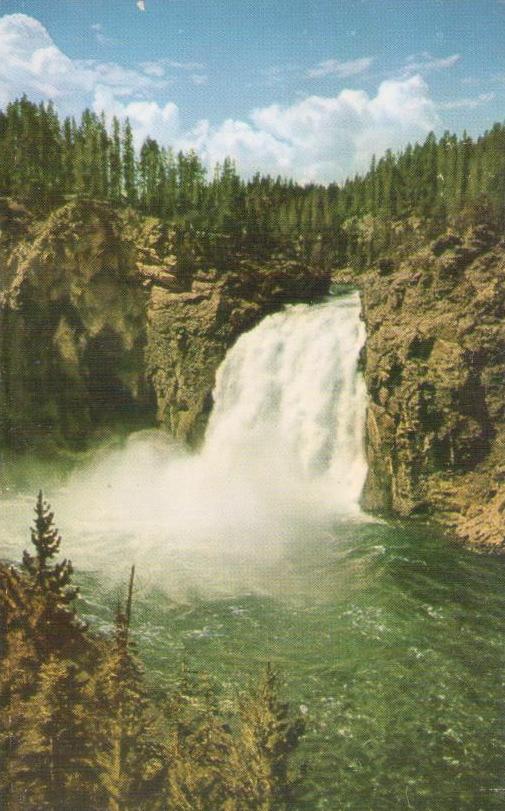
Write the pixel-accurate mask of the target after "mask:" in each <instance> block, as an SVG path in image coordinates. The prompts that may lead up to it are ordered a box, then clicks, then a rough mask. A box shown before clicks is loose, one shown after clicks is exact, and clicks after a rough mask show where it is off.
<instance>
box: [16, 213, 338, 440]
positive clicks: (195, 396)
mask: <svg viewBox="0 0 505 811" xmlns="http://www.w3.org/2000/svg"><path fill="white" fill-rule="evenodd" d="M4 209H5V211H4ZM191 263H192V268H191V272H189V270H188V256H187V252H186V255H185V258H184V262H183V263H182V262H178V260H177V258H176V256H175V254H174V250H173V240H172V235H171V234H170V233H169V231H168V229H167V227H166V226H163V225H162V224H161V223H160V222H159V221H158V220H155V219H153V218H141V217H139V216H138V215H135V214H132V213H131V212H122V213H118V212H115V211H113V210H112V209H111V208H110V207H109V206H108V205H106V204H101V203H97V202H91V201H88V202H81V203H78V202H74V203H70V204H68V205H67V206H65V207H64V208H62V209H60V210H59V211H57V212H55V213H54V214H53V215H51V216H50V217H49V219H48V220H47V222H45V223H43V224H40V223H39V224H37V225H33V224H32V223H31V222H30V218H29V215H28V212H25V211H24V210H23V209H21V208H20V207H18V206H16V205H15V204H13V203H11V202H5V204H4V207H3V208H2V206H1V205H0V266H1V278H2V286H3V289H4V292H3V293H2V295H1V299H0V373H1V376H0V444H1V445H2V446H3V447H4V448H5V447H7V448H11V449H13V450H15V451H23V450H33V449H39V450H42V451H45V452H47V451H51V452H53V451H54V450H55V449H59V450H61V449H72V450H80V449H83V448H85V447H86V446H87V445H88V443H89V442H90V440H92V439H93V438H100V437H103V436H104V435H106V434H107V433H110V432H111V431H116V430H118V429H125V430H131V429H132V428H134V427H141V426H144V427H145V426H148V425H151V426H153V425H155V424H160V425H163V426H164V427H166V428H167V429H168V430H169V431H170V432H171V433H172V434H173V435H174V436H176V437H177V438H179V439H182V440H188V441H190V442H192V443H196V442H198V440H199V439H200V438H201V436H202V433H203V429H204V426H205V422H206V417H207V414H208V411H209V409H210V407H211V393H212V389H213V385H214V376H215V372H216V370H217V367H218V366H219V364H220V363H221V361H222V359H223V357H224V355H225V353H226V351H227V349H228V347H229V346H230V345H231V343H232V342H233V341H234V340H235V338H236V337H237V336H238V335H239V334H240V333H241V332H243V331H244V330H246V329H249V328H251V327H252V326H254V325H255V324H256V323H257V322H258V321H259V320H260V319H261V318H262V317H263V316H264V315H266V314H267V313H268V312H272V311H273V310H275V309H278V308H279V307H280V306H282V304H284V303H285V302H286V301H293V300H300V301H307V300H310V299H311V298H312V297H314V296H320V295H322V294H324V293H325V292H326V290H327V288H328V285H329V278H328V277H327V276H326V275H325V274H322V273H321V274H319V273H316V272H314V271H311V270H309V269H307V268H305V267H303V266H301V265H299V264H297V263H294V262H291V263H289V262H282V261H280V260H271V261H270V262H269V263H267V264H266V265H264V266H262V267H258V266H256V265H254V264H253V263H251V262H247V261H244V260H243V261H241V262H239V261H238V262H237V268H236V270H233V271H230V270H226V271H220V270H219V269H218V268H206V267H205V266H204V264H203V263H201V264H200V265H199V264H198V258H197V257H194V256H192V257H191Z"/></svg>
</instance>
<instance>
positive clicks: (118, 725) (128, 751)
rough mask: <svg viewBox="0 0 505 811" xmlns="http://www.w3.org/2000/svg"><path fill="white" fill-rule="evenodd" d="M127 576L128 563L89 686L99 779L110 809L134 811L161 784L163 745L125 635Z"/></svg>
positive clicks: (127, 623) (127, 628) (128, 616)
mask: <svg viewBox="0 0 505 811" xmlns="http://www.w3.org/2000/svg"><path fill="white" fill-rule="evenodd" d="M133 576H134V569H132V576H131V579H130V588H129V596H128V601H127V605H126V610H125V611H123V610H122V609H121V607H120V606H118V609H117V612H116V618H115V630H114V639H113V644H112V647H111V649H110V650H109V651H108V653H107V654H106V656H105V659H104V661H103V663H102V665H101V666H100V668H99V669H98V671H97V673H96V676H95V679H94V686H93V700H94V703H95V707H96V714H97V717H98V718H99V720H100V728H99V732H98V735H97V749H98V752H97V757H98V763H99V771H100V783H101V786H102V789H103V791H104V792H105V795H106V797H107V798H108V806H107V807H108V808H109V809H110V811H127V810H128V811H130V809H131V811H137V809H138V808H140V807H142V806H141V802H143V801H144V800H147V799H149V798H150V797H151V796H152V795H153V794H156V792H159V791H160V790H161V789H160V786H161V784H162V782H163V780H162V775H163V769H164V767H165V763H164V751H163V747H162V746H161V744H158V743H157V741H156V737H155V735H154V732H153V728H154V721H153V718H152V716H151V714H150V706H149V701H148V698H147V692H146V688H145V685H144V678H143V670H142V667H141V665H140V663H139V661H138V659H137V657H136V655H135V650H134V646H133V643H132V641H131V639H130V621H131V607H132V595H133Z"/></svg>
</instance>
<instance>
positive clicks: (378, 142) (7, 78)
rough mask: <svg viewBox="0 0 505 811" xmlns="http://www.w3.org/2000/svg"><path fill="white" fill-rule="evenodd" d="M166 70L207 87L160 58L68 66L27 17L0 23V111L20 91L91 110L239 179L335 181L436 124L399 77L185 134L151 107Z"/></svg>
mask: <svg viewBox="0 0 505 811" xmlns="http://www.w3.org/2000/svg"><path fill="white" fill-rule="evenodd" d="M367 59H368V58H366V59H365V58H364V59H362V60H354V62H347V63H338V65H336V64H334V61H333V62H331V65H330V64H329V63H321V64H320V65H319V66H318V67H316V68H315V69H314V70H323V69H324V70H327V71H328V70H329V72H330V73H338V71H340V75H341V76H343V75H344V74H345V73H346V72H347V75H348V76H352V75H356V74H357V73H359V72H360V71H361V70H363V69H366V65H365V61H367ZM330 61H331V60H330ZM426 61H428V60H427V59H425V62H426ZM324 65H326V67H324ZM168 68H172V69H173V70H176V69H179V70H182V71H187V76H188V79H189V80H190V81H192V82H193V83H194V84H197V85H198V84H204V83H205V82H206V81H207V78H206V75H205V73H204V72H203V70H202V68H203V65H200V64H198V63H191V62H187V63H183V62H175V61H171V60H169V59H163V60H159V61H153V62H149V63H143V64H142V65H141V66H139V67H138V68H137V69H134V68H126V67H123V66H121V65H118V64H114V63H105V62H97V61H90V60H75V59H74V60H73V59H70V58H69V57H67V56H66V55H65V54H64V53H63V52H62V51H61V50H60V49H59V48H58V47H57V46H56V44H55V43H54V42H53V40H52V38H51V36H50V35H49V33H48V32H47V30H46V29H45V28H44V26H43V25H42V24H41V23H40V22H39V21H38V20H36V19H34V18H33V17H29V16H27V15H24V14H12V15H5V16H3V17H0V104H5V103H6V102H8V101H9V100H12V99H14V98H16V97H19V96H20V95H21V94H23V93H26V94H27V95H28V96H29V97H30V98H32V99H34V100H36V101H38V100H40V99H53V100H54V101H55V103H56V105H57V107H58V109H59V110H60V111H61V112H62V113H64V114H67V113H69V112H70V113H79V112H80V111H81V110H82V109H83V108H84V107H85V106H91V107H92V108H93V109H94V110H95V111H96V112H97V113H99V112H101V111H102V110H103V111H105V113H106V115H107V116H108V117H111V116H112V115H117V116H118V117H120V118H122V119H124V118H126V117H127V116H128V117H129V118H130V121H131V123H132V127H133V131H134V135H135V140H136V143H137V145H139V144H140V143H141V142H142V140H143V139H144V138H145V137H146V136H147V135H151V136H152V137H154V138H156V139H157V140H158V141H159V142H160V143H162V144H165V145H171V146H173V147H174V148H175V149H176V150H177V149H188V148H194V149H196V150H197V151H198V152H199V153H200V155H201V156H202V159H203V160H204V161H205V162H206V163H208V164H209V165H212V164H214V163H215V162H216V161H222V160H223V159H224V158H225V157H226V156H227V155H229V156H231V157H232V158H234V159H235V160H236V162H237V165H238V167H239V170H240V171H241V172H242V173H243V174H245V175H251V174H253V173H255V172H257V171H259V172H270V173H271V174H274V175H276V174H281V175H285V176H292V177H294V178H297V179H298V180H301V181H313V180H314V181H323V182H327V181H333V180H341V179H342V178H344V177H346V176H347V175H349V174H352V173H353V172H355V171H359V170H362V169H364V168H365V167H366V166H367V164H368V161H369V160H370V158H371V156H372V154H373V153H376V154H381V153H382V152H383V151H384V150H385V149H386V148H388V147H391V148H392V149H395V148H399V147H401V146H403V145H404V144H405V143H406V142H407V141H414V140H418V139H420V138H424V137H425V136H426V134H427V133H428V132H429V131H430V130H431V129H435V128H436V127H437V126H438V125H439V123H440V121H439V117H438V113H437V107H436V105H435V103H434V101H433V100H432V98H431V96H430V92H429V88H428V86H427V84H426V83H425V81H424V80H423V79H422V78H421V77H420V76H419V75H408V76H403V77H400V78H397V79H389V80H387V81H383V82H382V83H381V84H380V86H379V88H378V90H377V92H376V93H375V95H374V94H368V93H366V92H365V91H363V90H351V89H345V90H342V91H341V92H340V93H339V94H338V95H335V96H320V95H310V96H308V97H306V98H301V99H300V100H298V101H296V102H295V103H293V104H290V105H280V104H272V105H269V106H266V107H258V108H257V109H254V110H252V111H251V113H250V114H249V116H247V117H245V119H233V118H229V119H227V120H225V121H223V122H221V123H217V124H216V123H213V122H211V121H208V120H201V121H199V122H197V123H196V124H195V125H194V126H193V127H191V128H189V129H188V128H187V127H186V128H184V127H183V126H182V125H181V117H182V116H181V111H180V110H179V108H178V106H177V105H176V104H174V103H173V102H172V101H170V100H169V99H166V98H164V99H163V101H161V99H162V98H163V97H164V96H166V92H167V88H168V87H169V85H170V82H169V80H168V79H166V78H165V70H166V69H168ZM330 68H331V69H330Z"/></svg>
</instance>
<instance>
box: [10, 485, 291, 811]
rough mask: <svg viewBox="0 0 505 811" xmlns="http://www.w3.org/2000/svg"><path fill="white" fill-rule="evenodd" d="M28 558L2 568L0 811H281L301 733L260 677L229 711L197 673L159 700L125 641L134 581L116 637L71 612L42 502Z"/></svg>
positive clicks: (63, 565)
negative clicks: (99, 631)
mask: <svg viewBox="0 0 505 811" xmlns="http://www.w3.org/2000/svg"><path fill="white" fill-rule="evenodd" d="M32 543H33V546H34V552H32V553H31V552H28V551H26V552H25V553H24V556H23V566H22V568H21V569H17V568H16V567H14V566H6V565H4V564H0V807H1V808H2V811H3V809H5V811H42V809H46V811H107V810H108V811H287V809H288V808H289V809H295V808H296V801H297V795H298V794H299V789H300V779H299V775H297V774H296V773H295V772H293V770H292V768H291V755H292V754H293V752H294V751H295V749H296V748H297V746H298V744H299V740H300V737H301V735H302V734H303V723H302V721H301V720H300V719H297V718H295V719H292V718H291V716H290V714H289V708H288V705H287V704H285V703H284V702H282V701H281V700H280V698H279V696H278V685H277V676H276V674H275V673H274V672H273V670H272V669H271V668H270V667H268V668H267V670H266V672H265V674H264V676H263V678H262V680H261V681H260V683H259V685H258V687H257V688H256V689H255V690H253V691H250V692H249V693H248V694H247V695H244V696H243V698H242V700H241V701H240V702H239V704H238V705H237V706H235V708H234V710H230V709H228V710H227V712H226V713H224V712H223V711H222V709H221V707H220V702H219V700H218V696H217V694H216V691H215V690H214V688H213V687H212V686H211V684H210V682H209V680H208V679H207V678H206V677H205V676H204V675H203V674H189V672H188V671H183V673H182V675H181V677H180V678H179V680H178V681H177V682H176V684H175V686H174V687H173V688H172V689H171V690H170V691H169V692H168V694H167V695H166V696H165V697H164V699H163V701H160V700H159V699H157V700H155V699H154V698H153V697H152V696H151V695H150V691H149V688H148V680H146V677H145V675H144V670H143V667H142V665H141V663H140V661H139V658H138V656H137V653H136V650H135V645H134V642H133V640H132V634H131V618H132V604H133V586H134V570H133V569H132V575H131V578H130V585H129V589H128V599H127V601H126V605H125V606H122V605H121V604H119V605H118V607H117V611H116V617H115V623H114V633H113V635H112V637H110V638H109V637H103V636H99V635H97V634H93V632H92V631H91V630H89V629H88V628H87V626H86V625H85V623H83V622H82V621H81V620H80V619H79V617H78V615H77V612H76V610H75V607H74V601H75V598H76V596H77V589H76V587H75V586H74V585H73V583H72V574H73V572H72V566H71V564H70V562H69V561H66V560H63V561H61V562H58V561H56V560H55V558H56V556H57V555H58V553H59V551H60V545H61V537H60V535H59V533H58V531H57V529H56V527H55V525H54V515H53V513H52V511H51V509H50V507H49V505H48V504H47V503H46V502H45V501H44V498H43V496H42V493H39V496H38V499H37V503H36V508H35V524H34V527H33V529H32Z"/></svg>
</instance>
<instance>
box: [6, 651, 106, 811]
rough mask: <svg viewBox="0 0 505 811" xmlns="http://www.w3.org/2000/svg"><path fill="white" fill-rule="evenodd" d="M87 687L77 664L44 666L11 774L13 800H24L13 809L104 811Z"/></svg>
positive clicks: (62, 662)
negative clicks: (98, 788)
mask: <svg viewBox="0 0 505 811" xmlns="http://www.w3.org/2000/svg"><path fill="white" fill-rule="evenodd" d="M87 681H88V677H87V676H86V674H85V673H84V672H83V671H82V670H81V669H80V668H79V666H78V665H77V664H76V663H74V662H71V661H68V660H64V659H63V660H62V659H59V658H57V657H55V656H50V657H49V659H48V660H47V662H44V664H43V665H42V667H41V669H40V672H39V677H38V689H37V692H36V693H35V695H34V696H33V697H32V698H31V699H30V700H29V701H28V702H27V704H26V706H25V713H24V722H23V727H22V739H21V743H20V745H19V747H18V750H17V753H16V762H15V768H14V770H13V772H12V773H11V780H12V786H11V794H12V795H13V796H14V798H17V797H19V798H20V804H19V806H18V805H17V802H16V800H15V801H14V802H12V801H11V808H12V809H15V808H18V807H19V809H20V811H21V809H23V811H39V809H43V808H47V809H51V811H67V810H68V809H72V811H94V810H95V809H96V811H101V809H102V807H103V805H102V803H103V797H100V793H99V791H97V789H96V777H97V774H96V765H95V759H94V741H93V738H94V733H95V730H94V728H93V721H92V715H91V714H90V712H89V704H88V700H87V695H86V685H87Z"/></svg>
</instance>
